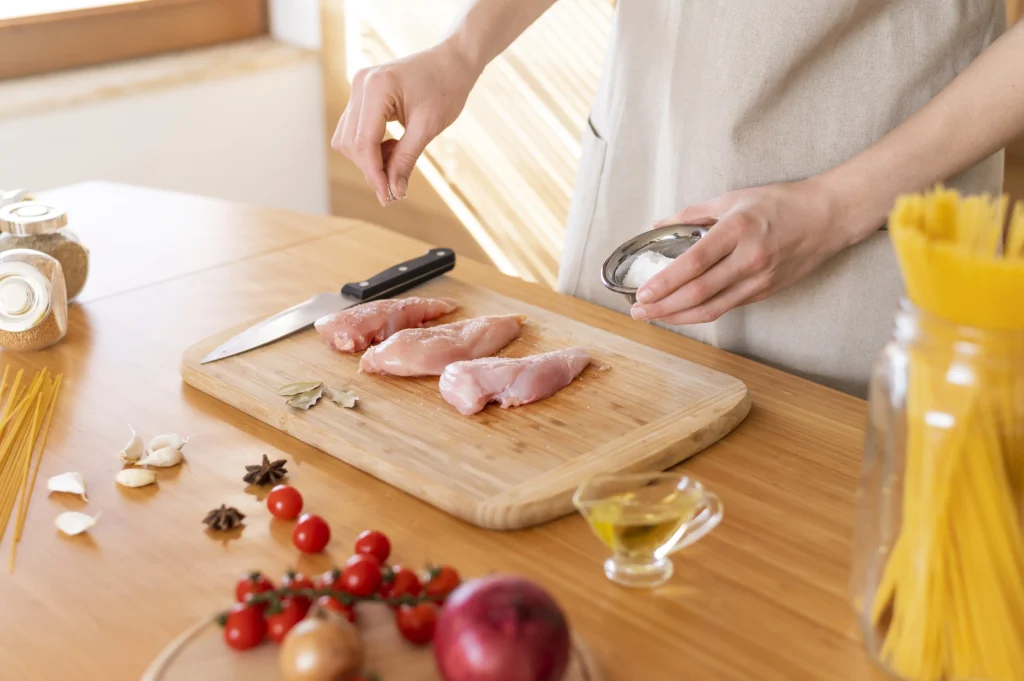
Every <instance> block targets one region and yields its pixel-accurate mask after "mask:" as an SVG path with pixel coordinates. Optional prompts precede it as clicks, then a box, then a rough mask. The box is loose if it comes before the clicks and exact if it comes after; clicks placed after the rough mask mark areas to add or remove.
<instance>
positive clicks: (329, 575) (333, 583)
mask: <svg viewBox="0 0 1024 681" xmlns="http://www.w3.org/2000/svg"><path fill="white" fill-rule="evenodd" d="M316 581H317V583H318V584H319V585H320V588H321V589H330V590H331V591H344V590H345V589H344V587H342V585H341V570H339V569H338V568H331V569H330V570H328V571H327V572H325V573H323V574H322V575H320V576H319V577H318V578H317V580H316Z"/></svg>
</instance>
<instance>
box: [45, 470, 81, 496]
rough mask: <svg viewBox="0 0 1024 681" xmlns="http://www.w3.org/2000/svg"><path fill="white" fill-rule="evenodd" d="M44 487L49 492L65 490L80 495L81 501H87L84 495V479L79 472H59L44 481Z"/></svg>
mask: <svg viewBox="0 0 1024 681" xmlns="http://www.w3.org/2000/svg"><path fill="white" fill-rule="evenodd" d="M46 489H47V490H49V491H50V492H67V493H68V494H77V495H78V496H80V497H82V501H89V499H88V497H86V496H85V479H83V478H82V474H81V473H61V474H60V475H55V476H53V477H52V478H50V479H49V480H47V481H46Z"/></svg>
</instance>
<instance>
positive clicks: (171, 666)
mask: <svg viewBox="0 0 1024 681" xmlns="http://www.w3.org/2000/svg"><path fill="white" fill-rule="evenodd" d="M356 608H357V610H356V615H357V623H358V624H357V626H358V627H359V632H360V634H361V635H362V637H363V644H364V645H365V646H366V663H365V664H364V668H365V669H366V671H371V672H376V673H377V674H378V675H379V676H380V679H381V681H441V675H440V674H439V673H438V671H437V667H436V666H435V665H434V653H433V651H432V650H431V649H430V647H417V646H414V645H412V644H410V643H408V642H406V641H405V639H403V638H402V637H401V635H400V634H399V633H398V629H397V628H396V627H395V617H394V614H392V612H391V609H390V608H389V607H388V606H386V605H384V604H381V603H361V604H359V605H358V606H356ZM278 648H279V646H278V645H277V644H275V643H272V642H270V641H265V642H264V643H263V644H262V645H260V646H259V647H257V648H254V649H252V650H247V651H244V652H238V651H235V650H232V649H231V648H229V647H228V646H227V644H226V643H225V642H224V638H223V633H222V631H221V628H220V627H219V626H218V625H217V623H216V622H214V621H211V620H203V621H202V622H199V623H198V624H196V625H195V626H194V627H192V628H191V629H189V630H188V631H186V632H184V633H183V634H181V635H180V636H179V637H178V638H176V639H175V640H174V641H172V642H171V643H170V644H169V645H168V646H167V647H166V648H165V649H164V650H163V652H161V653H160V655H159V656H157V658H156V659H155V660H154V661H153V663H152V664H151V665H150V666H149V668H148V669H147V670H146V672H145V673H144V674H143V675H142V681H282V679H283V678H284V677H283V675H282V674H281V672H280V670H279V668H278V663H277V652H278ZM563 681H604V676H603V675H602V674H601V673H600V670H599V669H598V666H597V664H596V662H595V660H594V658H593V656H592V654H591V652H590V649H589V648H587V645H586V643H584V641H583V640H582V639H581V638H580V637H579V636H576V635H575V634H574V635H573V650H572V660H571V661H570V663H569V671H568V673H567V674H566V675H565V678H564V679H563Z"/></svg>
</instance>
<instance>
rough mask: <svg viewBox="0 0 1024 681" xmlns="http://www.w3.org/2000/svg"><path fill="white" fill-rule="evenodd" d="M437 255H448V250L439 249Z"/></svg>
mask: <svg viewBox="0 0 1024 681" xmlns="http://www.w3.org/2000/svg"><path fill="white" fill-rule="evenodd" d="M437 255H438V256H442V255H448V251H438V252H437Z"/></svg>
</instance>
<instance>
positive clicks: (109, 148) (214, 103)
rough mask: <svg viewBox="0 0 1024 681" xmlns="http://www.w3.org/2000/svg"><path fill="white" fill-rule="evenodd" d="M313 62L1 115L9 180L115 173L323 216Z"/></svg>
mask: <svg viewBox="0 0 1024 681" xmlns="http://www.w3.org/2000/svg"><path fill="white" fill-rule="evenodd" d="M324 135H325V133H324V120H323V95H322V89H321V82H320V66H319V63H318V62H317V61H316V60H315V59H309V60H306V61H302V62H298V63H293V64H290V65H287V66H281V67H278V68H268V69H266V70H259V71H255V72H249V73H245V74H243V75H236V76H232V77H227V78H221V79H213V80H210V81H206V82H197V83H192V84H186V85H181V86H172V87H168V88H166V89H161V90H154V91H150V92H142V93H138V94H130V95H126V96H119V97H115V98H111V99H104V100H99V101H96V102H93V103H87V104H82V105H77V106H69V107H66V108H61V109H58V110H55V111H52V112H48V113H42V114H36V115H29V116H26V117H21V118H18V117H15V118H7V119H2V120H0V187H5V188H11V187H25V188H27V189H36V190H40V189H46V188H50V187H55V186H60V185H65V184H70V183H74V182H79V181H84V180H111V181H118V182H126V183H132V184H141V185H147V186H152V187H159V188H163V189H172V190H178V191H185V192H191V193H197V194H204V195H209V196H216V197H221V198H225V199H230V200H234V201H242V202H247V203H254V204H260V205H269V206H275V207H281V208H291V209H295V210H301V211H307V212H315V213H326V212H328V199H327V171H326V159H325V136H324Z"/></svg>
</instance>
